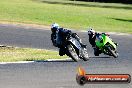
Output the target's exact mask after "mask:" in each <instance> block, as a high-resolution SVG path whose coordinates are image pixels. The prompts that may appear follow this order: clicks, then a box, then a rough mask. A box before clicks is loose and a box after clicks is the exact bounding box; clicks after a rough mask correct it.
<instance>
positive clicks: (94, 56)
mask: <svg viewBox="0 0 132 88" xmlns="http://www.w3.org/2000/svg"><path fill="white" fill-rule="evenodd" d="M89 58H111V57H108V56H107V57H99V56H98V57H96V56H91V57H89Z"/></svg>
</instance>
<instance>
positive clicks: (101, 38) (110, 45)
mask: <svg viewBox="0 0 132 88" xmlns="http://www.w3.org/2000/svg"><path fill="white" fill-rule="evenodd" d="M95 43H96V46H97V47H98V48H99V49H100V50H101V51H102V53H104V54H107V55H110V56H113V57H114V58H117V57H118V53H117V45H116V44H115V43H114V42H113V41H112V39H111V38H109V36H107V35H106V34H100V35H98V36H96V41H95Z"/></svg>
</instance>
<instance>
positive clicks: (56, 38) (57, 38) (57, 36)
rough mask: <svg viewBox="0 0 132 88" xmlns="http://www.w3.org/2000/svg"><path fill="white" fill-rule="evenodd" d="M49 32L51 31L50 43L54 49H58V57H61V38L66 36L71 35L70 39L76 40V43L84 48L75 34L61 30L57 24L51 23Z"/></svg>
mask: <svg viewBox="0 0 132 88" xmlns="http://www.w3.org/2000/svg"><path fill="white" fill-rule="evenodd" d="M51 31H52V34H51V40H52V43H53V45H54V46H55V47H58V48H59V55H60V56H62V55H63V54H62V52H63V48H61V45H62V40H63V36H66V35H68V34H71V35H72V37H74V38H75V39H77V41H79V42H80V44H81V46H86V45H84V44H82V41H81V39H80V38H79V36H78V35H77V34H76V33H72V31H71V30H67V29H64V28H61V27H60V26H59V25H58V24H57V23H53V24H52V25H51Z"/></svg>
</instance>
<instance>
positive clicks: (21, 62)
mask: <svg viewBox="0 0 132 88" xmlns="http://www.w3.org/2000/svg"><path fill="white" fill-rule="evenodd" d="M66 60H71V58H66V59H47V60H42V62H43V61H44V62H48V61H66ZM34 62H39V60H38V61H17V62H0V65H1V64H24V63H34ZM40 62H41V61H40Z"/></svg>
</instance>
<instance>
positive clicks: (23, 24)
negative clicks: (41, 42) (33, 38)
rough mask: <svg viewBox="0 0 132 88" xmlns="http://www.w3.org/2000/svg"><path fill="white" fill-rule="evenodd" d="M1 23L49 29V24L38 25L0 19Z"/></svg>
mask: <svg viewBox="0 0 132 88" xmlns="http://www.w3.org/2000/svg"><path fill="white" fill-rule="evenodd" d="M0 24H2V25H13V26H17V27H24V28H36V29H43V30H50V26H45V25H39V24H30V23H27V24H26V23H19V22H8V21H0Z"/></svg>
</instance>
